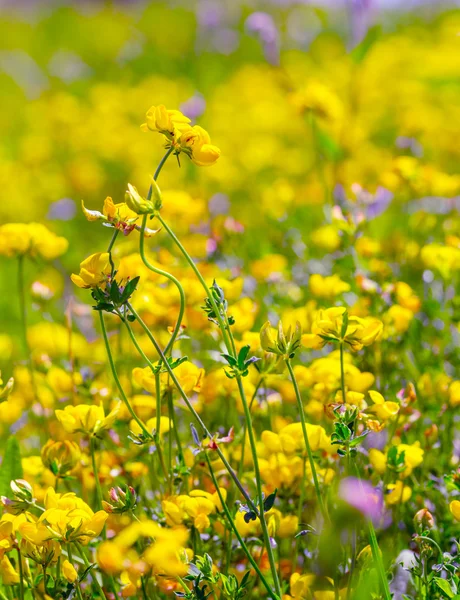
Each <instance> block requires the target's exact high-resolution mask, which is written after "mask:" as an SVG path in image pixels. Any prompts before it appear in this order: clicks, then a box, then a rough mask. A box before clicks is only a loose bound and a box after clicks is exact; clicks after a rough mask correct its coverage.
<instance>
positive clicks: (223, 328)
mask: <svg viewBox="0 0 460 600" xmlns="http://www.w3.org/2000/svg"><path fill="white" fill-rule="evenodd" d="M158 220H159V221H160V223H161V224H162V226H163V227H164V228H165V230H166V231H167V232H168V233H169V235H170V236H171V238H172V239H173V241H174V242H175V244H176V245H177V247H178V248H179V249H180V251H181V252H182V254H183V256H184V258H185V260H186V261H187V262H188V264H189V265H190V267H191V268H192V270H193V271H194V273H195V275H196V277H197V278H198V280H199V282H200V283H201V285H202V286H203V289H204V290H205V292H206V295H207V297H208V298H209V301H210V303H211V306H212V307H213V309H214V313H215V315H216V319H217V321H218V323H219V327H220V330H221V332H222V338H223V340H224V344H225V346H226V348H227V351H228V353H229V354H232V353H234V346H233V345H232V341H231V338H230V337H229V333H228V329H227V326H226V323H225V322H224V318H223V317H222V314H221V312H220V310H219V308H218V306H217V304H216V301H215V299H214V296H213V295H212V293H211V292H210V290H209V288H208V286H207V284H206V282H205V280H204V278H203V276H202V275H201V273H200V271H199V269H198V268H197V266H196V265H195V263H194V262H193V259H192V257H191V256H190V255H189V253H188V252H187V250H186V249H185V248H184V246H183V245H182V244H181V242H180V240H179V239H178V238H177V237H176V235H175V233H174V232H173V231H172V229H171V228H170V227H169V226H168V224H167V223H166V222H165V221H164V220H163V218H162V217H161V215H158ZM233 355H234V354H233ZM236 381H237V384H238V389H239V391H240V396H241V400H242V402H243V406H244V411H245V418H246V422H247V426H248V432H249V441H250V443H251V452H252V454H253V460H254V468H255V475H256V483H257V492H258V496H259V506H260V514H259V513H258V512H256V514H258V516H259V518H260V523H261V526H262V532H263V535H264V539H265V545H266V549H267V553H268V558H269V562H270V568H271V571H272V576H273V580H274V583H275V588H276V592H277V594H278V596H281V587H280V583H279V579H278V571H277V569H276V564H275V559H274V556H273V550H272V548H271V545H270V536H269V534H268V529H267V524H266V522H265V515H264V512H263V495H262V484H261V480H260V472H259V463H258V459H257V453H256V447H255V440H254V432H253V430H252V423H251V415H250V412H249V407H248V403H247V400H246V397H245V394H244V389H243V386H242V383H241V377H239V376H237V377H236ZM251 504H253V503H252V502H251Z"/></svg>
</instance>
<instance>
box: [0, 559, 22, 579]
mask: <svg viewBox="0 0 460 600" xmlns="http://www.w3.org/2000/svg"><path fill="white" fill-rule="evenodd" d="M0 575H1V576H2V582H3V585H16V584H17V583H19V573H17V572H16V570H15V569H14V567H13V565H12V564H11V563H10V560H9V558H8V557H7V556H4V557H3V558H2V560H1V561H0Z"/></svg>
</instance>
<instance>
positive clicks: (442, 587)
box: [433, 577, 454, 598]
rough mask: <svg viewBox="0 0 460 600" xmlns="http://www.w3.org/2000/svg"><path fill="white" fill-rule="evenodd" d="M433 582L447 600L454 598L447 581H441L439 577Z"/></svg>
mask: <svg viewBox="0 0 460 600" xmlns="http://www.w3.org/2000/svg"><path fill="white" fill-rule="evenodd" d="M433 581H434V582H435V584H436V585H437V586H438V588H439V589H440V590H441V591H442V592H443V593H444V594H446V596H447V597H448V598H453V597H454V592H453V591H452V589H451V587H450V584H449V582H448V581H446V580H445V579H441V578H440V577H434V579H433Z"/></svg>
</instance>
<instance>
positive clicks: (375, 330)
mask: <svg viewBox="0 0 460 600" xmlns="http://www.w3.org/2000/svg"><path fill="white" fill-rule="evenodd" d="M346 313H347V311H346V308H345V307H343V306H337V307H333V308H327V309H321V310H319V311H318V314H317V315H316V318H315V320H314V322H313V325H312V333H311V334H305V335H303V336H302V344H303V345H304V346H306V347H307V348H315V349H319V348H322V347H323V346H324V345H325V344H327V343H328V342H341V343H344V344H347V345H348V346H349V347H350V349H351V350H352V351H354V352H357V351H358V350H361V349H362V348H363V346H370V344H372V343H373V342H375V341H376V340H378V339H380V337H381V335H382V331H383V324H382V322H381V321H379V319H374V318H372V317H367V318H359V317H355V316H350V317H348V313H347V317H346V320H345V314H346Z"/></svg>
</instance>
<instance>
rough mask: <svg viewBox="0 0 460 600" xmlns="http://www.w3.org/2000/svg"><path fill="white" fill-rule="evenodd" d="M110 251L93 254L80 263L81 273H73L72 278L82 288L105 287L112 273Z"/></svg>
mask: <svg viewBox="0 0 460 600" xmlns="http://www.w3.org/2000/svg"><path fill="white" fill-rule="evenodd" d="M109 256H110V255H109V253H108V252H97V253H96V254H91V256H88V258H85V260H84V261H83V262H82V263H80V273H79V275H75V273H73V274H72V275H71V276H70V279H71V280H72V281H73V282H74V283H75V285H78V287H80V288H92V287H99V286H100V287H104V285H105V283H106V282H107V277H108V275H110V272H111V266H110V260H109Z"/></svg>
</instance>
